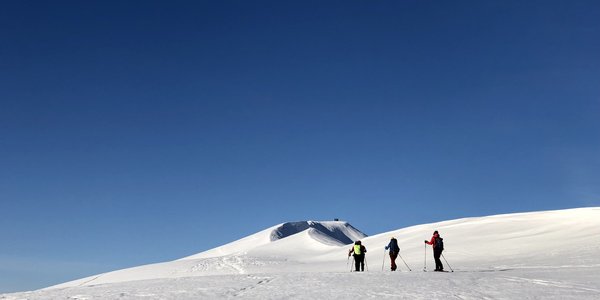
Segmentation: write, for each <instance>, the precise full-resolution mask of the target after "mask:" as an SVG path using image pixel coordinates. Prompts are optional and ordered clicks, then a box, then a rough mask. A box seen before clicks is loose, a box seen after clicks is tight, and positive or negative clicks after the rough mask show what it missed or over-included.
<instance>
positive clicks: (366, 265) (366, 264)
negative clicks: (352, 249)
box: [365, 255, 369, 272]
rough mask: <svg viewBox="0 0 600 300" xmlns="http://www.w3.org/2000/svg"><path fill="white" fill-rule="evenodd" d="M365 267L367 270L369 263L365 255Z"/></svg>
mask: <svg viewBox="0 0 600 300" xmlns="http://www.w3.org/2000/svg"><path fill="white" fill-rule="evenodd" d="M365 267H367V272H369V264H368V263H367V256H366V255H365Z"/></svg>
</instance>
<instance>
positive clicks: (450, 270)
mask: <svg viewBox="0 0 600 300" xmlns="http://www.w3.org/2000/svg"><path fill="white" fill-rule="evenodd" d="M442 257H443V258H444V261H445V262H446V264H447V265H448V268H450V271H452V272H454V270H453V269H452V267H451V266H450V264H449V263H448V261H447V260H446V257H445V256H444V254H442Z"/></svg>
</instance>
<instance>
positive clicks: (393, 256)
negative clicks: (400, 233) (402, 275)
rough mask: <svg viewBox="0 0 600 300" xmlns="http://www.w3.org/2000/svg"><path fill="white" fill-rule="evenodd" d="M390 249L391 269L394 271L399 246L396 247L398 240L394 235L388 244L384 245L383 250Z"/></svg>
mask: <svg viewBox="0 0 600 300" xmlns="http://www.w3.org/2000/svg"><path fill="white" fill-rule="evenodd" d="M388 249H389V250H390V261H391V264H390V265H391V269H392V271H396V268H397V266H396V258H397V257H398V253H400V247H398V241H397V240H396V238H395V237H392V239H391V240H390V242H389V244H388V245H387V246H385V250H388Z"/></svg>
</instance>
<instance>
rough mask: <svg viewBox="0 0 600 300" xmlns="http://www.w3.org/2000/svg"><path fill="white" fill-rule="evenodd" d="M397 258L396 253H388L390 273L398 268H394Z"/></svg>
mask: <svg viewBox="0 0 600 300" xmlns="http://www.w3.org/2000/svg"><path fill="white" fill-rule="evenodd" d="M397 257H398V252H396V253H394V252H390V267H391V269H392V271H396V268H398V266H396V258H397Z"/></svg>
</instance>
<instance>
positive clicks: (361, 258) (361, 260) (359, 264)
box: [354, 254, 365, 272]
mask: <svg viewBox="0 0 600 300" xmlns="http://www.w3.org/2000/svg"><path fill="white" fill-rule="evenodd" d="M354 270H355V271H356V272H360V271H364V270H365V255H364V254H360V255H356V254H354Z"/></svg>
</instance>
